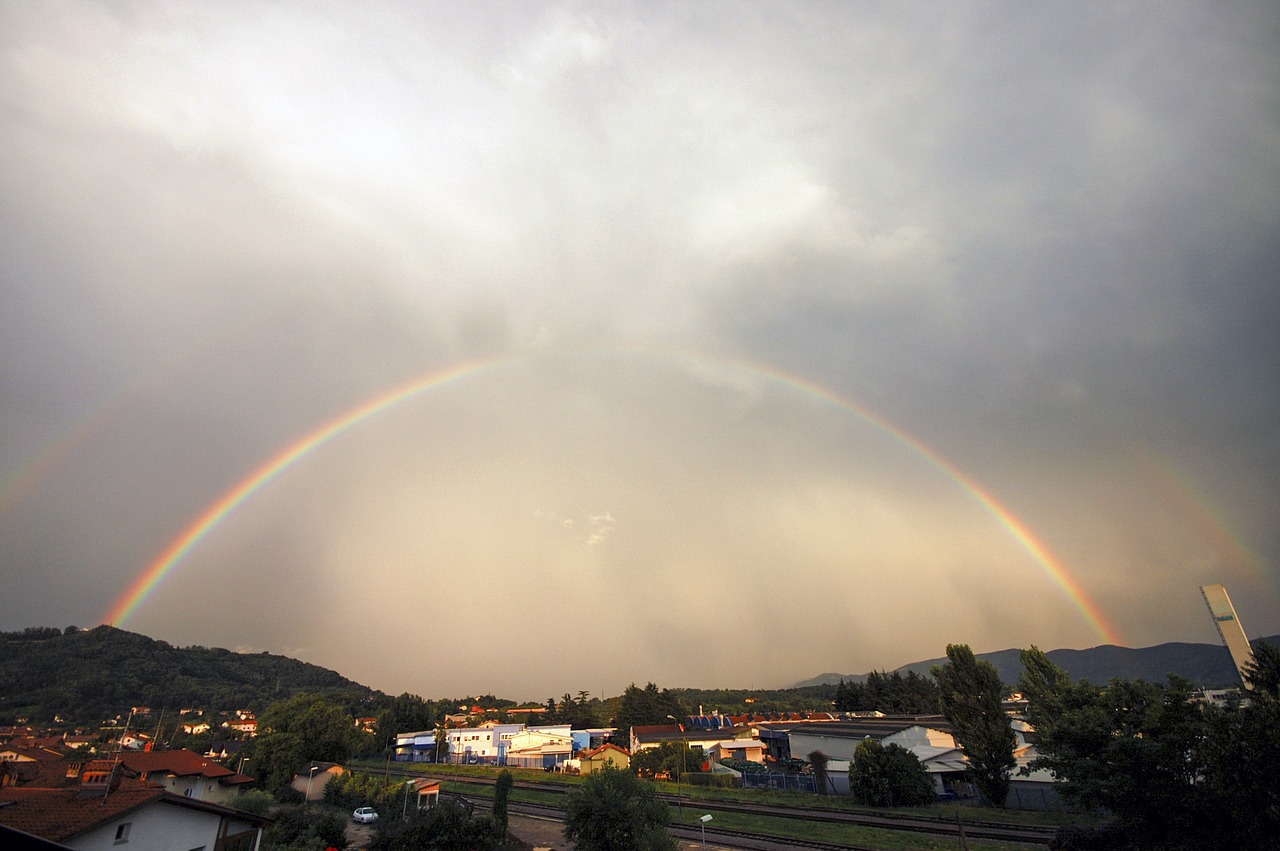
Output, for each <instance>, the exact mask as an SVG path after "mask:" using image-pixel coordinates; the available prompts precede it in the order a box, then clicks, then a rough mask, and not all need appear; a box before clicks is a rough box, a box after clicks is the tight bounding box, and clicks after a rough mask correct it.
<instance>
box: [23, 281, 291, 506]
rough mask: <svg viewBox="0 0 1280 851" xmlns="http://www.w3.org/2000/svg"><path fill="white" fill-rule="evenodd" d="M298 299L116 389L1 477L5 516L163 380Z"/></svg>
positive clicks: (231, 326) (225, 329)
mask: <svg viewBox="0 0 1280 851" xmlns="http://www.w3.org/2000/svg"><path fill="white" fill-rule="evenodd" d="M296 303H297V300H290V301H288V302H284V303H282V304H280V305H279V306H277V307H276V308H274V309H272V310H268V311H265V312H263V313H262V314H259V315H254V316H250V317H247V318H243V319H237V320H236V321H230V322H226V323H224V324H223V325H221V326H219V327H218V328H217V329H215V332H214V333H213V334H211V335H209V336H208V337H204V338H201V339H198V340H196V341H195V342H193V343H190V344H189V345H187V346H184V347H182V348H181V349H180V350H179V351H178V352H177V353H176V354H175V355H173V356H172V357H169V358H167V359H164V360H161V361H160V362H158V363H157V364H155V365H154V366H152V367H151V368H150V369H147V370H145V371H143V372H141V373H140V374H138V375H137V376H136V377H135V378H133V379H132V380H130V381H129V382H127V383H126V384H125V385H124V386H123V387H121V388H119V389H118V390H116V392H114V393H112V394H111V395H110V396H109V397H108V398H107V399H105V400H104V401H103V402H101V403H100V404H98V406H97V407H95V408H93V409H92V410H90V411H88V412H87V413H85V414H84V415H83V416H81V417H80V418H79V419H77V420H76V421H74V422H73V423H71V424H70V425H69V426H67V427H66V428H64V429H63V430H62V431H61V432H59V433H58V434H56V435H55V436H53V437H51V438H50V439H49V440H47V441H45V443H44V444H43V445H42V446H41V447H40V448H39V449H38V450H37V451H36V452H35V454H34V455H32V456H31V458H30V459H29V460H28V461H27V463H25V464H23V465H22V466H20V467H19V468H18V469H17V470H16V471H14V472H13V473H12V474H10V475H8V476H6V477H5V478H4V479H0V517H2V516H4V515H5V514H8V513H9V512H10V511H11V510H12V509H13V508H14V506H16V505H17V504H18V503H19V502H21V501H22V500H23V499H25V498H26V497H27V496H28V495H29V494H30V493H31V492H32V491H34V490H35V489H36V487H37V486H38V485H39V484H40V483H41V482H42V481H44V479H46V478H48V477H49V476H50V475H51V474H52V473H53V472H54V471H55V470H56V469H57V468H58V467H60V466H62V465H63V464H64V463H66V461H67V459H68V458H70V457H71V455H72V454H73V453H75V452H76V450H78V449H79V448H80V447H82V446H84V445H85V444H87V443H88V442H89V439H90V438H91V437H92V436H93V435H95V434H96V433H97V432H99V431H101V430H102V429H103V428H105V427H106V426H108V425H109V424H111V423H112V422H113V421H115V420H116V419H117V418H118V417H119V416H120V415H121V414H123V413H124V412H125V411H128V410H130V409H131V407H132V406H133V405H134V404H135V403H136V402H137V401H138V400H139V399H141V398H142V397H143V396H144V395H145V394H147V393H148V392H150V391H152V390H154V389H155V388H156V387H158V386H160V385H161V384H163V383H164V382H166V381H168V380H170V379H172V378H174V377H176V376H178V375H180V374H181V373H182V372H183V371H184V370H185V369H187V368H188V367H189V366H190V365H191V364H193V363H195V362H196V361H197V360H199V358H201V357H202V356H204V355H205V354H207V353H209V352H210V351H213V350H215V349H216V348H217V347H219V346H224V345H227V344H228V343H229V342H231V341H233V340H235V339H237V338H239V337H242V336H244V335H246V334H247V333H248V332H250V331H252V330H254V329H256V328H258V327H261V326H264V325H266V324H268V323H271V322H273V321H275V320H276V318H277V317H280V316H283V315H284V314H285V311H286V310H291V309H293V307H294V305H295V304H296Z"/></svg>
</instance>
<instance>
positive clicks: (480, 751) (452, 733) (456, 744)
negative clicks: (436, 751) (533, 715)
mask: <svg viewBox="0 0 1280 851" xmlns="http://www.w3.org/2000/svg"><path fill="white" fill-rule="evenodd" d="M523 729H524V725H523V724H495V725H493V726H491V727H462V728H459V729H455V730H447V731H446V734H447V735H448V741H449V761H450V762H458V763H468V764H471V765H504V764H505V763H506V754H507V749H508V748H509V747H510V743H511V739H512V737H513V736H515V735H516V734H517V733H519V732H521V731H522V730H523Z"/></svg>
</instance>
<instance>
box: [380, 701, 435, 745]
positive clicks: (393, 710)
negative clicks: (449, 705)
mask: <svg viewBox="0 0 1280 851" xmlns="http://www.w3.org/2000/svg"><path fill="white" fill-rule="evenodd" d="M441 715H443V712H442V710H441V709H440V708H439V707H437V706H436V705H435V704H434V703H432V702H431V701H429V700H423V699H422V698H421V697H418V695H416V694H409V693H408V692H405V693H404V694H401V695H400V696H398V697H393V698H391V701H390V703H389V704H388V705H387V706H386V707H384V708H383V709H382V711H381V712H379V713H378V738H379V739H380V742H379V745H380V746H381V747H385V746H387V745H388V744H389V743H393V742H392V741H391V737H392V736H394V735H396V734H397V733H413V732H418V731H420V730H430V729H431V728H432V727H433V726H435V723H436V720H437V719H438V718H440V717H441Z"/></svg>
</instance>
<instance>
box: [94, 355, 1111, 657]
mask: <svg viewBox="0 0 1280 851" xmlns="http://www.w3.org/2000/svg"><path fill="white" fill-rule="evenodd" d="M612 350H613V351H621V352H627V353H639V354H645V355H658V356H664V357H668V358H673V359H677V360H682V361H686V362H689V363H692V364H695V365H701V366H716V367H721V368H724V367H728V368H731V369H734V370H739V371H743V372H746V373H749V374H752V375H756V376H759V377H762V378H765V379H767V380H769V381H773V382H777V383H779V384H782V385H786V386H788V387H791V388H794V389H796V390H799V391H801V392H802V393H804V394H806V395H809V396H812V397H814V398H817V399H819V400H822V401H823V402H825V403H828V404H832V405H835V406H836V407H838V408H841V409H843V410H845V411H847V412H849V413H852V414H853V415H855V416H857V417H858V418H860V419H862V420H863V421H865V422H867V423H868V424H870V425H872V426H873V427H875V428H876V429H877V430H879V431H881V432H883V433H884V434H886V435H889V436H890V437H892V438H893V439H895V440H896V441H898V442H899V443H901V444H902V445H904V446H906V447H907V448H908V449H910V450H911V451H912V452H914V453H915V454H917V455H918V456H920V457H921V458H923V459H924V460H926V461H927V462H929V463H930V464H931V465H933V466H934V467H936V468H937V469H939V470H941V471H942V472H944V473H946V475H947V476H948V477H949V478H951V479H952V480H953V481H955V482H956V483H957V484H958V485H959V486H960V487H961V488H962V489H964V491H965V492H967V493H968V494H969V495H970V496H971V497H972V498H973V499H975V500H976V501H977V502H978V503H979V504H980V505H981V506H982V507H983V508H985V509H986V510H987V511H988V512H989V513H990V514H991V515H992V516H993V517H995V518H996V520H997V521H999V523H1000V524H1001V525H1002V526H1003V527H1004V528H1005V529H1006V530H1007V531H1008V532H1009V533H1010V534H1011V535H1012V536H1013V538H1014V539H1015V540H1016V541H1017V542H1018V543H1019V544H1021V546H1022V547H1023V548H1024V549H1026V550H1027V552H1029V553H1030V554H1031V555H1032V556H1033V557H1034V558H1035V560H1036V561H1037V562H1038V563H1039V564H1040V566H1041V567H1042V568H1043V569H1044V570H1045V572H1046V573H1047V574H1048V576H1049V577H1050V578H1051V579H1052V580H1053V581H1054V583H1055V584H1057V585H1058V586H1059V587H1060V588H1061V589H1062V590H1063V591H1064V592H1065V593H1066V595H1067V597H1068V598H1069V599H1070V600H1071V601H1072V603H1073V604H1074V605H1075V606H1076V608H1077V609H1078V610H1079V611H1080V613H1081V614H1082V615H1083V616H1084V618H1085V620H1086V621H1087V622H1088V623H1089V626H1090V627H1091V628H1092V629H1093V630H1094V632H1096V633H1097V635H1098V636H1099V637H1100V638H1101V639H1103V640H1104V641H1105V642H1107V643H1109V644H1121V643H1122V641H1121V638H1120V635H1119V632H1118V631H1117V630H1116V628H1115V627H1114V626H1113V625H1112V624H1111V623H1110V622H1109V621H1108V620H1107V619H1106V617H1105V615H1104V613H1103V611H1102V609H1101V608H1100V607H1099V606H1098V605H1097V603H1096V602H1094V601H1093V600H1092V598H1090V596H1089V594H1088V593H1087V592H1086V591H1085V589H1084V588H1083V587H1082V586H1081V585H1080V583H1079V582H1078V581H1076V579H1075V578H1074V577H1073V576H1072V575H1071V573H1070V572H1069V571H1068V570H1067V568H1066V566H1065V565H1064V564H1063V563H1062V561H1061V560H1060V559H1058V558H1057V557H1056V556H1055V555H1054V554H1053V552H1052V551H1051V550H1050V549H1049V548H1048V546H1046V545H1045V543H1044V542H1043V541H1041V540H1040V539H1039V538H1038V537H1037V536H1036V535H1035V533H1034V532H1032V530H1031V529H1030V528H1029V527H1028V526H1027V525H1026V524H1025V523H1023V522H1022V521H1021V520H1019V519H1018V517H1017V516H1016V515H1015V514H1014V513H1013V512H1012V511H1010V510H1009V509H1008V508H1006V507H1005V506H1004V505H1002V504H1001V503H1000V502H999V501H998V500H997V499H996V498H995V497H994V496H993V495H992V494H991V493H989V492H988V491H987V490H985V489H984V488H982V487H981V486H980V485H979V484H978V483H977V482H975V481H974V480H973V479H972V478H970V477H969V476H968V475H966V474H965V473H964V472H962V471H961V470H960V469H959V468H958V467H956V466H955V465H954V464H952V463H951V462H950V461H949V460H947V459H946V458H945V457H943V456H942V455H941V454H939V453H938V452H937V451H936V450H934V449H932V448H931V447H929V446H928V445H926V444H925V443H923V442H922V441H921V440H920V439H919V438H917V437H915V436H914V435H912V434H911V433H910V432H907V431H906V430H904V429H902V428H901V427H899V426H897V425H895V424H894V423H892V422H890V421H889V420H887V419H885V418H884V417H882V416H880V415H879V414H877V413H875V412H874V411H872V410H870V409H868V408H866V407H864V406H862V405H860V404H858V403H857V402H855V401H853V400H852V399H849V398H846V397H844V396H841V395H839V394H838V393H836V392H834V391H833V390H831V389H829V388H827V387H824V386H822V385H820V384H817V383H815V382H813V381H810V380H808V379H805V378H801V377H799V376H795V375H791V374H789V373H786V372H783V371H782V370H780V369H778V368H776V367H773V366H770V365H766V364H760V363H756V362H753V361H749V360H745V359H741V358H726V357H719V356H713V355H708V354H706V353H701V352H693V351H690V350H685V349H665V348H664V349H658V348H653V347H640V346H616V347H613V348H612ZM525 357H528V356H522V355H503V356H498V357H493V358H489V359H485V360H480V361H471V362H466V363H462V364H457V365H454V366H452V367H449V368H447V369H443V370H439V371H436V372H431V373H428V374H427V375H424V376H421V377H419V378H416V379H414V380H413V381H410V382H409V383H407V384H404V385H402V386H399V387H396V388H395V389H393V390H390V391H388V392H385V393H382V394H380V395H378V396H375V397H373V398H371V399H369V400H367V401H365V402H363V403H361V404H360V405H358V406H356V407H355V408H352V409H351V410H349V411H347V412H345V413H343V414H340V415H338V416H337V417H334V418H333V419H331V420H329V421H328V422H326V423H324V424H323V425H321V426H319V427H318V428H316V429H313V430H312V431H310V432H309V433H307V434H306V435H304V436H303V437H301V438H299V439H298V440H296V441H294V442H293V443H291V444H290V445H288V446H286V447H285V448H284V449H282V450H281V451H280V452H278V453H277V454H276V455H274V456H272V457H271V458H269V459H268V460H267V461H266V462H264V463H263V464H262V465H261V466H259V467H258V468H257V469H256V470H254V471H253V472H252V473H250V474H249V475H248V476H246V477H245V478H244V479H242V480H241V481H240V482H239V483H238V484H236V485H235V486H234V487H232V488H231V489H230V490H229V491H227V492H226V493H225V494H223V495H222V496H221V497H219V498H218V499H217V500H216V501H215V502H214V503H213V504H212V505H210V506H209V507H207V508H206V509H205V510H204V511H203V512H201V514H200V515H199V516H197V517H196V518H195V519H194V520H193V521H192V522H191V523H190V524H189V525H188V526H187V527H186V529H185V530H183V532H182V533H181V534H180V535H178V537H177V538H175V539H173V541H171V542H170V543H169V544H168V546H166V547H165V548H164V549H163V550H162V551H161V552H160V553H159V555H157V556H156V558H155V559H154V560H153V561H152V562H151V563H150V564H149V565H148V566H147V567H146V568H145V569H144V570H143V571H142V573H140V574H139V575H138V577H137V578H136V579H135V580H134V581H133V582H132V583H130V585H129V587H128V588H127V589H126V590H125V591H124V593H123V594H121V595H120V597H119V598H118V599H117V600H116V601H115V603H114V604H113V605H112V607H111V609H110V610H109V611H108V612H107V614H106V616H105V617H104V619H103V620H104V622H106V623H109V624H113V625H115V626H121V625H123V624H124V623H125V622H126V621H127V620H128V619H129V618H130V617H131V616H132V615H133V614H134V612H136V611H137V609H138V607H139V606H141V605H142V603H143V602H145V601H146V599H147V597H148V596H149V595H150V594H151V593H152V592H153V591H154V590H155V589H156V588H157V587H158V586H159V584H160V583H161V582H162V581H163V579H164V578H165V576H167V575H168V574H169V573H170V572H171V571H172V570H173V569H174V568H175V567H176V566H177V565H178V563H179V562H181V561H182V559H183V558H184V557H185V556H186V555H187V554H188V553H189V552H190V551H191V550H192V549H193V548H194V547H195V546H196V545H197V544H199V543H200V541H201V540H203V539H204V538H205V537H206V536H207V535H208V534H209V533H210V532H211V531H212V530H213V529H214V528H215V527H217V526H218V525H219V524H220V523H221V522H222V521H223V520H225V519H226V518H227V517H228V516H230V515H231V513H232V512H234V511H235V510H236V509H237V508H239V507H240V506H241V505H243V504H244V502H245V501H246V500H248V499H249V498H250V497H252V496H253V495H254V494H255V493H256V492H258V491H259V490H261V489H262V488H263V487H265V486H266V485H267V484H269V483H270V482H271V481H272V480H273V479H275V478H276V477H277V476H278V475H279V474H280V473H282V472H284V471H285V470H286V469H288V468H289V467H291V466H292V465H293V464H295V463H297V462H298V461H300V460H301V459H303V458H304V457H306V456H307V455H309V454H310V453H312V452H314V451H315V450H317V449H319V448H320V447H321V446H323V445H324V444H326V443H328V442H329V441H330V440H333V439H334V438H336V437H338V436H339V435H341V434H343V433H344V432H346V431H348V430H350V429H352V428H354V427H355V426H357V425H359V424H360V423H362V422H364V421H366V420H368V419H370V418H372V417H375V416H377V415H379V414H381V413H383V412H386V411H389V410H391V409H393V408H395V407H396V406H398V405H400V404H402V403H404V402H406V401H408V400H410V399H412V398H414V397H416V396H418V395H420V394H422V393H425V392H427V391H429V390H433V389H436V388H440V387H443V386H445V385H448V384H451V383H456V382H458V381H460V380H462V379H464V378H469V377H472V376H475V375H479V374H481V373H484V372H488V371H492V370H494V369H495V368H497V367H500V366H503V365H505V364H510V363H512V362H514V361H517V360H523V359H524V358H525Z"/></svg>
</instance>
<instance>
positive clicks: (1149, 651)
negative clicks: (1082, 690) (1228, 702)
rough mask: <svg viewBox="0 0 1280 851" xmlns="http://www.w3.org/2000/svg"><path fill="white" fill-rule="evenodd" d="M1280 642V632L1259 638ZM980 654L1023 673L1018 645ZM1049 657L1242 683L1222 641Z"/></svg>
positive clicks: (1106, 668) (1123, 672) (1064, 664)
mask: <svg viewBox="0 0 1280 851" xmlns="http://www.w3.org/2000/svg"><path fill="white" fill-rule="evenodd" d="M1258 641H1266V642H1268V643H1270V644H1277V645H1280V636H1276V635H1273V636H1271V637H1270V638H1261V639H1257V640H1255V641H1254V642H1253V643H1254V644H1256V643H1258ZM976 655H977V657H978V658H979V659H985V660H987V661H988V662H990V663H991V664H993V665H995V666H996V670H997V671H999V672H1000V679H1001V680H1003V681H1004V682H1005V683H1010V684H1012V683H1016V682H1017V681H1018V676H1019V675H1020V674H1021V673H1022V662H1021V661H1020V660H1019V658H1018V651H1017V650H997V651H995V652H992V653H978V654H976ZM1045 655H1046V656H1048V657H1049V660H1050V661H1051V662H1053V663H1054V664H1055V665H1057V666H1058V667H1060V668H1062V669H1063V670H1064V671H1066V672H1067V673H1068V674H1070V675H1071V676H1072V677H1073V678H1075V679H1077V680H1088V681H1089V682H1091V683H1098V684H1101V683H1105V682H1108V681H1109V680H1112V679H1122V680H1139V679H1141V680H1146V681H1147V682H1164V681H1165V678H1166V677H1168V676H1169V675H1170V674H1177V675H1178V676H1180V677H1186V678H1187V679H1189V680H1191V682H1193V683H1195V684H1196V685H1198V686H1203V687H1205V688H1221V687H1231V686H1235V685H1239V680H1238V678H1237V676H1236V669H1235V665H1234V664H1232V662H1231V654H1229V653H1228V652H1227V648H1225V647H1223V646H1222V645H1221V644H1188V643H1185V642H1177V641H1173V642H1169V643H1167V644H1157V645H1155V646H1154V647H1138V648H1134V647H1117V646H1115V645H1113V644H1104V645H1102V646H1100V647H1091V648H1089V649H1088V650H1050V651H1048V652H1047V653H1046V654H1045ZM945 661H947V660H946V659H945V658H938V659H926V660H925V661H922V662H912V663H911V664H910V665H903V666H902V667H901V668H898V669H897V670H898V671H899V672H901V673H903V674H906V673H907V672H908V671H915V672H916V673H917V674H921V675H926V676H927V675H928V674H929V669H930V668H932V667H933V666H934V665H941V664H942V663H943V662H945ZM866 678H867V675H866V674H846V675H844V676H841V675H839V674H820V675H819V676H817V677H814V678H813V679H809V680H805V681H804V682H801V683H797V684H796V687H797V688H803V687H806V686H814V685H822V684H830V683H838V682H840V680H844V681H845V682H861V681H863V680H865V679H866Z"/></svg>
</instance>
